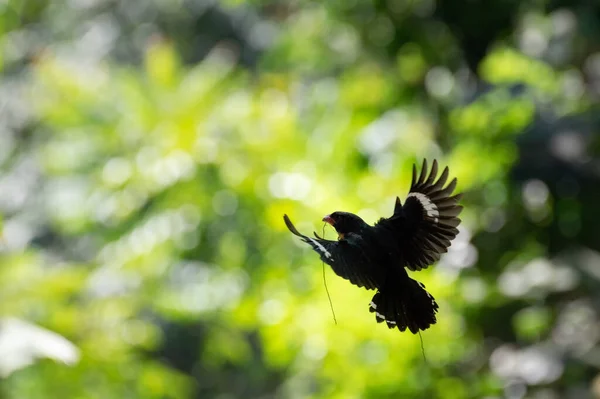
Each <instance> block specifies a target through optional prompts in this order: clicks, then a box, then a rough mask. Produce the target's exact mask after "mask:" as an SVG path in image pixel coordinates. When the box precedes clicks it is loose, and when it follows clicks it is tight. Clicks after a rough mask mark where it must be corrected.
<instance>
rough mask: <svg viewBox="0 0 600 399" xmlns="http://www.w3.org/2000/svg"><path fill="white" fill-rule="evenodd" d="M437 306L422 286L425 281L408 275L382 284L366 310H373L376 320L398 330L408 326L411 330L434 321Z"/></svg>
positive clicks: (424, 328) (427, 325)
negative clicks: (421, 281)
mask: <svg viewBox="0 0 600 399" xmlns="http://www.w3.org/2000/svg"><path fill="white" fill-rule="evenodd" d="M437 310H438V304H437V303H436V302H435V299H434V298H433V296H431V294H430V293H429V292H427V291H426V290H425V285H423V284H421V283H419V282H418V281H415V280H413V279H412V278H410V277H408V275H405V276H403V278H401V279H394V282H393V283H392V284H386V286H385V287H383V289H380V290H379V291H378V292H377V293H376V294H375V296H374V297H373V299H372V300H371V303H370V305H369V311H370V312H371V313H375V319H376V320H377V322H378V323H382V322H384V321H385V322H386V323H387V326H388V327H389V328H396V327H397V328H398V329H399V330H400V331H405V330H406V329H407V328H408V329H409V330H410V332H412V333H413V334H417V333H418V332H419V330H423V331H424V330H426V329H428V328H429V326H431V325H432V324H435V323H436V321H437V320H436V318H435V314H436V312H437Z"/></svg>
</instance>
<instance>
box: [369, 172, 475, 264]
mask: <svg viewBox="0 0 600 399" xmlns="http://www.w3.org/2000/svg"><path fill="white" fill-rule="evenodd" d="M437 173H438V163H437V160H434V161H433V165H432V167H431V172H430V173H429V176H427V160H424V161H423V167H422V169H421V174H420V175H419V177H418V178H417V168H416V166H415V165H413V176H412V183H411V187H410V191H409V193H408V196H407V198H406V201H405V203H404V205H402V204H401V202H400V199H399V198H396V206H395V207H394V214H393V215H392V216H391V217H390V218H388V219H384V218H382V219H381V220H380V221H379V222H377V225H376V228H378V229H381V230H384V231H386V233H388V234H389V233H390V232H391V233H392V234H393V235H394V239H395V240H396V242H397V243H398V245H399V247H400V248H399V250H400V253H402V255H403V259H404V263H405V266H406V267H408V268H409V269H410V270H421V269H424V268H426V267H427V266H429V265H431V264H433V263H435V262H437V261H438V260H439V259H440V257H441V255H442V253H445V252H447V251H448V247H450V242H451V241H452V240H453V239H454V238H455V237H456V235H457V234H458V229H457V228H456V227H457V226H458V225H459V224H460V219H459V218H458V217H457V216H458V215H459V214H460V212H461V211H462V209H463V207H462V206H460V205H458V201H459V200H460V198H461V196H462V195H461V194H457V195H454V196H451V195H452V192H453V191H454V189H455V188H456V178H454V179H452V181H451V182H450V183H449V184H448V185H447V186H446V187H444V185H445V184H446V181H447V180H448V174H449V172H448V167H446V168H445V169H444V170H443V172H442V174H441V175H440V177H439V179H437V181H436V178H437Z"/></svg>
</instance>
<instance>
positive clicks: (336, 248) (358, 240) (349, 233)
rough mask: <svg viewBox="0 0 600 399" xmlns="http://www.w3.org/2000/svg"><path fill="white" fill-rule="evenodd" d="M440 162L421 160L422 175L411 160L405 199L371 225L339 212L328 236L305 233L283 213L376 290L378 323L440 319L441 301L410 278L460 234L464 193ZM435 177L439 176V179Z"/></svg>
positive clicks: (404, 325)
mask: <svg viewBox="0 0 600 399" xmlns="http://www.w3.org/2000/svg"><path fill="white" fill-rule="evenodd" d="M438 169H439V168H438V162H437V160H434V161H433V163H432V166H431V170H429V171H428V165H427V159H424V160H423V164H422V167H421V172H420V174H418V175H417V167H416V165H413V170H412V182H411V186H410V189H409V192H408V195H407V196H406V199H405V201H404V204H402V203H401V201H400V198H399V197H396V201H395V204H394V211H393V214H392V215H391V216H390V217H388V218H384V217H382V218H380V219H379V220H378V221H377V222H376V223H375V224H374V225H373V226H371V225H369V224H368V223H366V222H365V221H364V220H363V219H361V218H360V217H359V216H358V215H355V214H353V213H350V212H343V211H336V212H333V213H330V214H328V215H326V216H325V217H323V219H322V220H323V221H324V222H326V223H328V224H330V225H331V226H333V228H334V229H335V230H336V232H337V233H338V239H337V240H327V239H325V238H323V237H320V236H319V235H318V234H317V233H316V232H314V233H313V234H314V238H313V237H309V236H306V235H304V234H301V233H300V232H299V231H298V230H297V229H296V227H295V226H294V224H293V223H292V221H291V220H290V218H289V217H288V216H287V215H286V214H284V215H283V219H284V222H285V224H286V226H287V228H288V229H289V231H290V232H291V233H292V234H294V235H295V236H298V237H300V238H301V239H302V241H304V242H305V243H307V244H309V245H310V246H311V247H312V249H313V250H314V251H316V252H317V253H318V254H319V255H320V258H321V260H322V261H323V262H325V263H326V264H328V265H329V266H330V267H331V268H332V269H333V271H334V272H335V273H336V274H337V275H338V276H340V277H342V278H344V279H346V280H349V281H350V282H351V283H352V284H354V285H356V286H358V287H364V288H366V289H367V290H376V293H375V295H374V296H373V299H372V300H371V302H370V303H369V311H370V312H371V313H375V320H376V321H377V323H383V322H385V323H386V324H387V326H388V328H390V329H393V328H397V329H398V330H400V331H401V332H404V331H406V330H407V329H408V330H409V331H410V332H411V333H413V334H417V333H420V331H425V330H427V329H428V328H429V327H430V326H431V325H433V324H435V323H436V322H437V319H436V313H437V312H438V309H439V306H438V304H437V302H436V301H435V298H434V297H433V296H432V295H431V294H430V293H429V292H427V290H426V289H425V285H424V284H422V283H420V282H418V281H416V280H413V279H412V278H410V277H409V275H408V272H407V269H408V270H410V271H419V270H422V269H425V268H427V267H429V266H430V265H432V264H434V263H436V262H437V261H439V260H440V258H441V255H442V254H443V253H446V252H447V251H448V248H449V247H450V245H451V243H452V240H454V238H455V237H456V235H457V234H458V228H457V227H458V226H459V224H460V223H461V220H460V219H459V218H458V216H459V214H460V213H461V211H462V210H463V206H461V205H459V204H458V202H459V201H460V199H461V198H462V194H455V195H453V192H454V190H455V189H456V184H457V179H456V178H454V179H452V180H451V181H450V183H448V185H446V182H447V181H448V177H449V170H448V167H447V166H446V167H445V168H444V170H443V171H442V173H441V174H440V176H439V178H438V177H437V174H438ZM436 179H437V180H436Z"/></svg>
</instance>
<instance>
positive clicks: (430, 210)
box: [406, 193, 440, 223]
mask: <svg viewBox="0 0 600 399" xmlns="http://www.w3.org/2000/svg"><path fill="white" fill-rule="evenodd" d="M408 197H415V198H416V199H417V201H419V202H420V203H421V205H422V206H423V208H425V212H427V216H429V217H430V218H433V222H434V223H437V222H438V221H439V217H440V212H439V211H438V207H437V206H436V205H435V204H434V203H433V202H432V201H431V200H430V199H429V197H428V196H426V195H425V194H422V193H410V194H408V196H407V197H406V198H408Z"/></svg>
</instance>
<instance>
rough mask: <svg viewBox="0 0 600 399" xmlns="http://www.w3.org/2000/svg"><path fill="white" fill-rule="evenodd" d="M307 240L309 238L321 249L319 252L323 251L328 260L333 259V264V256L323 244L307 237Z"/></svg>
mask: <svg viewBox="0 0 600 399" xmlns="http://www.w3.org/2000/svg"><path fill="white" fill-rule="evenodd" d="M306 238H308V239H309V240H310V241H311V242H312V243H313V244H315V246H316V247H317V248H318V249H319V251H321V252H322V253H323V255H325V257H326V258H327V259H331V261H332V262H333V258H332V256H331V254H330V253H329V251H328V250H327V249H326V248H325V247H324V246H322V245H321V244H319V242H318V241H317V240H315V239H312V238H310V237H306Z"/></svg>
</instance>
